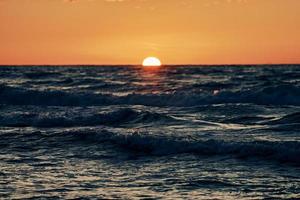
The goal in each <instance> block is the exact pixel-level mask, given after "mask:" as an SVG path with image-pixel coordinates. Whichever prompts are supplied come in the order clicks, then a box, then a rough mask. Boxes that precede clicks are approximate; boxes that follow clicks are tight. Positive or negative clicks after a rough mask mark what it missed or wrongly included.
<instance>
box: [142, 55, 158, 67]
mask: <svg viewBox="0 0 300 200" xmlns="http://www.w3.org/2000/svg"><path fill="white" fill-rule="evenodd" d="M143 66H145V67H157V66H161V62H160V60H159V59H158V58H155V57H148V58H145V59H144V61H143Z"/></svg>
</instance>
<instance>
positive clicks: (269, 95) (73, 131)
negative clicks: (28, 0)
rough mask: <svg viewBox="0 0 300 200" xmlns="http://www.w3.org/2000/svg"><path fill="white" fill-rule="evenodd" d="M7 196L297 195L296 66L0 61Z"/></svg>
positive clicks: (0, 171)
mask: <svg viewBox="0 0 300 200" xmlns="http://www.w3.org/2000/svg"><path fill="white" fill-rule="evenodd" d="M0 199H172V200H173V199H203V200H209V199H300V65H262V66H257V65H253V66H252V65H248V66H241V65H235V66H231V65H226V66H225V65H224V66H192V65H185V66H161V67H142V66H1V67H0Z"/></svg>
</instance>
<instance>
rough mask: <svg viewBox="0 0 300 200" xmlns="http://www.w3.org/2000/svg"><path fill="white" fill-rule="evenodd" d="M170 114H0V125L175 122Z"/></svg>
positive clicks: (95, 124) (61, 125)
mask: <svg viewBox="0 0 300 200" xmlns="http://www.w3.org/2000/svg"><path fill="white" fill-rule="evenodd" d="M176 121H178V120H177V119H174V118H173V117H171V116H167V115H164V114H159V113H155V112H148V111H136V110H133V109H130V108H125V109H119V110H116V111H113V112H107V113H99V114H98V113H96V114H90V115H87V116H84V115H83V116H70V115H69V114H67V113H61V114H57V113H48V112H46V113H43V114H35V113H30V114H24V113H22V114H19V113H18V112H16V113H14V112H13V113H12V114H10V115H2V116H0V126H7V127H39V128H55V127H83V126H100V125H106V126H121V125H126V124H136V123H143V124H145V123H166V122H168V123H170V122H176Z"/></svg>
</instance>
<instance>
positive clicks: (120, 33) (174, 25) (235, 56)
mask: <svg viewBox="0 0 300 200" xmlns="http://www.w3.org/2000/svg"><path fill="white" fill-rule="evenodd" d="M147 56H157V57H159V58H160V59H161V60H162V62H163V63H164V64H234V63H236V64H245V63H300V0H77V1H66V0H65V1H64V0H0V64H140V63H141V62H142V60H143V58H144V57H147Z"/></svg>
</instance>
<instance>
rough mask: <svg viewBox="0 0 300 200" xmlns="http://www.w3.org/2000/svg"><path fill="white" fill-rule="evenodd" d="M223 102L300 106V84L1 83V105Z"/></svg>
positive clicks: (195, 103)
mask: <svg viewBox="0 0 300 200" xmlns="http://www.w3.org/2000/svg"><path fill="white" fill-rule="evenodd" d="M223 103H253V104H262V105H300V87H299V86H294V85H288V84H283V85H278V86H269V87H263V88H253V89H246V90H240V91H231V90H227V91H219V92H202V93H201V92H194V93H192V92H186V91H178V92H174V93H164V94H152V93H149V94H137V93H133V94H129V95H127V96H114V95H110V94H96V93H92V92H66V91H57V90H46V91H38V90H30V89H25V88H21V87H10V86H6V85H0V104H7V105H38V106H44V105H45V106H93V105H94V106H97V105H124V104H129V105H146V106H197V105H205V104H223Z"/></svg>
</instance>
